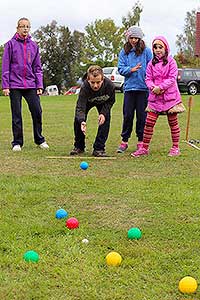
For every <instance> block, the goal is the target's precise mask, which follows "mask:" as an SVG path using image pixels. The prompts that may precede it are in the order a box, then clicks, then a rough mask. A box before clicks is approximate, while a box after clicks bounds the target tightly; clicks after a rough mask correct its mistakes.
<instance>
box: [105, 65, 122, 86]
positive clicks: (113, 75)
mask: <svg viewBox="0 0 200 300" xmlns="http://www.w3.org/2000/svg"><path fill="white" fill-rule="evenodd" d="M103 74H104V76H106V77H107V78H109V79H110V80H111V81H112V82H113V83H114V85H115V88H116V90H120V91H121V92H123V87H124V76H122V75H120V74H119V72H118V68H117V67H105V68H103Z"/></svg>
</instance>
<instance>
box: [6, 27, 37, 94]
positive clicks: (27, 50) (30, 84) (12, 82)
mask: <svg viewBox="0 0 200 300" xmlns="http://www.w3.org/2000/svg"><path fill="white" fill-rule="evenodd" d="M2 88H3V89H39V88H43V75H42V66H41V61H40V55H39V48H38V45H37V44H36V43H35V42H33V41H32V40H31V36H30V35H29V36H28V37H27V38H26V39H23V38H21V37H20V36H19V34H18V33H16V34H15V35H14V36H13V38H12V39H11V40H10V41H8V42H7V43H6V45H5V49H4V54H3V59H2Z"/></svg>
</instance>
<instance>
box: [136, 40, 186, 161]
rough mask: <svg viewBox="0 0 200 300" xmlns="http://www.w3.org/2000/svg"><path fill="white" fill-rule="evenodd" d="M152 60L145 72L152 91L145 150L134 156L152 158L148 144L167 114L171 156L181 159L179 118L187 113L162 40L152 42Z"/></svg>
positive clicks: (167, 51)
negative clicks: (160, 119)
mask: <svg viewBox="0 0 200 300" xmlns="http://www.w3.org/2000/svg"><path fill="white" fill-rule="evenodd" d="M152 46H153V59H152V60H151V61H150V62H149V64H148V66H147V70H146V80H145V81H146V85H147V86H148V88H149V98H148V106H147V109H146V110H147V118H146V122H145V128H144V136H143V146H142V147H141V148H139V149H138V150H137V151H135V152H133V153H132V154H131V155H132V156H133V157H138V156H141V155H148V154H149V144H150V141H151V138H152V135H153V128H154V126H155V124H156V121H157V119H158V116H159V115H161V114H166V115H167V118H168V123H169V127H170V130H171V137H172V148H171V149H170V151H169V153H168V155H169V156H178V155H180V149H179V140H180V128H179V125H178V118H177V114H178V113H180V112H183V111H185V108H184V106H183V104H182V101H181V96H180V92H179V90H178V86H177V82H176V79H177V74H178V69H177V65H176V62H175V60H174V59H173V58H172V57H171V56H169V51H170V49H169V45H168V42H167V40H166V39H165V38H164V37H163V36H157V37H156V38H155V39H154V40H153V44H152Z"/></svg>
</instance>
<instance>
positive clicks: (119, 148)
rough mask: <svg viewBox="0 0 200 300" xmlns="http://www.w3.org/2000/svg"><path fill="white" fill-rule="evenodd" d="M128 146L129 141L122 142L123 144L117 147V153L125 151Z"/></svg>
mask: <svg viewBox="0 0 200 300" xmlns="http://www.w3.org/2000/svg"><path fill="white" fill-rule="evenodd" d="M127 148H128V143H123V142H121V144H120V145H119V147H118V149H117V153H124V152H125V151H126V149H127Z"/></svg>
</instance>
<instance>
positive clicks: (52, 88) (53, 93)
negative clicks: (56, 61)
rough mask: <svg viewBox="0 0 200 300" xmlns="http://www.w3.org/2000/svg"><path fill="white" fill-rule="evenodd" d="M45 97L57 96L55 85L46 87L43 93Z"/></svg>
mask: <svg viewBox="0 0 200 300" xmlns="http://www.w3.org/2000/svg"><path fill="white" fill-rule="evenodd" d="M44 94H45V95H48V96H58V94H59V93H58V87H57V85H49V86H47V87H46V89H45V91H44Z"/></svg>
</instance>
